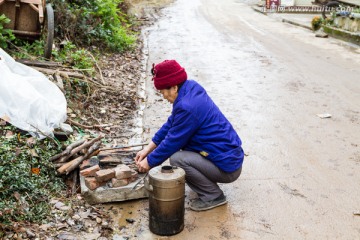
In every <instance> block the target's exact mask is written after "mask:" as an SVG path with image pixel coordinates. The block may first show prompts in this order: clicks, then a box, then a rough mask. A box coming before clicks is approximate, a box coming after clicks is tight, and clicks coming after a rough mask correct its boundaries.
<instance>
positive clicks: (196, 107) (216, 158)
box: [147, 80, 244, 172]
mask: <svg viewBox="0 0 360 240" xmlns="http://www.w3.org/2000/svg"><path fill="white" fill-rule="evenodd" d="M152 141H153V142H154V143H155V144H156V145H157V147H156V148H155V149H154V151H153V152H151V153H150V154H149V155H148V156H147V158H148V163H149V165H150V167H155V166H157V165H160V164H161V163H163V162H164V161H165V160H166V159H167V158H169V157H170V156H171V155H173V154H174V153H175V152H177V151H179V150H180V149H183V150H186V151H193V152H197V153H199V154H201V155H202V156H203V157H205V158H206V159H208V160H209V161H211V162H213V163H214V164H215V165H216V166H217V167H218V168H220V169H221V170H223V171H225V172H233V171H235V170H237V169H239V168H240V167H241V165H242V163H243V159H244V152H243V150H242V148H241V140H240V138H239V136H238V135H237V133H236V132H235V130H234V128H233V127H232V125H231V124H230V122H229V121H228V120H227V119H226V118H225V116H224V115H223V114H222V113H221V111H220V110H219V108H218V107H217V106H216V105H215V103H214V102H213V101H212V100H211V98H210V97H209V96H208V95H207V93H206V91H205V89H204V88H203V87H202V86H200V84H198V83H197V82H195V81H194V80H187V81H185V83H184V84H183V86H182V87H181V88H180V90H179V92H178V96H177V98H176V99H175V101H174V103H173V110H172V113H171V115H170V117H169V118H168V120H167V122H166V123H165V124H164V125H163V126H162V127H161V128H160V129H159V130H158V131H157V133H156V134H155V135H154V137H153V139H152Z"/></svg>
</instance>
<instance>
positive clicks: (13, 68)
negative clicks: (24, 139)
mask: <svg viewBox="0 0 360 240" xmlns="http://www.w3.org/2000/svg"><path fill="white" fill-rule="evenodd" d="M66 105H67V104H66V99H65V96H64V94H63V93H62V92H61V91H60V89H59V88H58V87H57V86H56V85H55V84H54V83H53V82H51V81H50V80H49V79H47V77H46V76H45V75H44V74H42V73H40V72H38V71H37V70H35V69H33V68H30V67H28V66H26V65H24V64H21V63H18V62H16V61H15V60H14V59H13V58H11V56H9V55H8V54H7V53H6V52H5V51H4V50H2V49H1V48H0V118H3V119H5V120H6V121H8V122H10V123H11V124H12V125H14V126H16V127H18V128H20V129H22V130H25V131H28V132H30V133H31V134H32V135H33V136H35V137H38V138H44V135H46V136H53V130H54V128H58V127H59V125H60V123H63V122H65V120H66V108H67V106H66Z"/></svg>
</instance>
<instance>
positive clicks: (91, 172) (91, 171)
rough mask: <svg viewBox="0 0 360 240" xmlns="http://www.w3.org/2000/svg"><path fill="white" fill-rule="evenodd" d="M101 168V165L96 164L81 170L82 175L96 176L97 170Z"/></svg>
mask: <svg viewBox="0 0 360 240" xmlns="http://www.w3.org/2000/svg"><path fill="white" fill-rule="evenodd" d="M99 170H100V167H99V165H95V166H92V167H89V168H86V169H84V170H81V171H80V174H81V176H84V177H95V174H96V172H97V171H99Z"/></svg>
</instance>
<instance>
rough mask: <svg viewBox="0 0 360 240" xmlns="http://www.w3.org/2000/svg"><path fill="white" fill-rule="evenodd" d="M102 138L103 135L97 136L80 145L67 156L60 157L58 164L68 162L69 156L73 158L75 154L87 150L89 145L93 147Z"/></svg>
mask: <svg viewBox="0 0 360 240" xmlns="http://www.w3.org/2000/svg"><path fill="white" fill-rule="evenodd" d="M103 137H104V136H103V135H99V136H98V137H96V138H94V139H91V140H90V141H86V142H84V143H83V144H82V145H80V146H78V147H76V148H74V149H72V150H71V151H70V153H69V154H67V155H65V156H63V157H61V159H60V160H59V161H58V163H62V162H66V160H68V159H69V158H70V157H71V156H73V155H74V154H75V153H78V152H80V151H81V150H82V149H85V148H88V147H90V146H91V145H93V144H94V143H95V142H97V141H99V140H100V139H102V138H103Z"/></svg>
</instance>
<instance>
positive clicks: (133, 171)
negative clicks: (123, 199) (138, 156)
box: [129, 169, 138, 182]
mask: <svg viewBox="0 0 360 240" xmlns="http://www.w3.org/2000/svg"><path fill="white" fill-rule="evenodd" d="M137 179H138V173H137V172H136V171H135V170H133V169H132V170H131V177H130V178H129V182H134V181H136V180H137Z"/></svg>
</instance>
